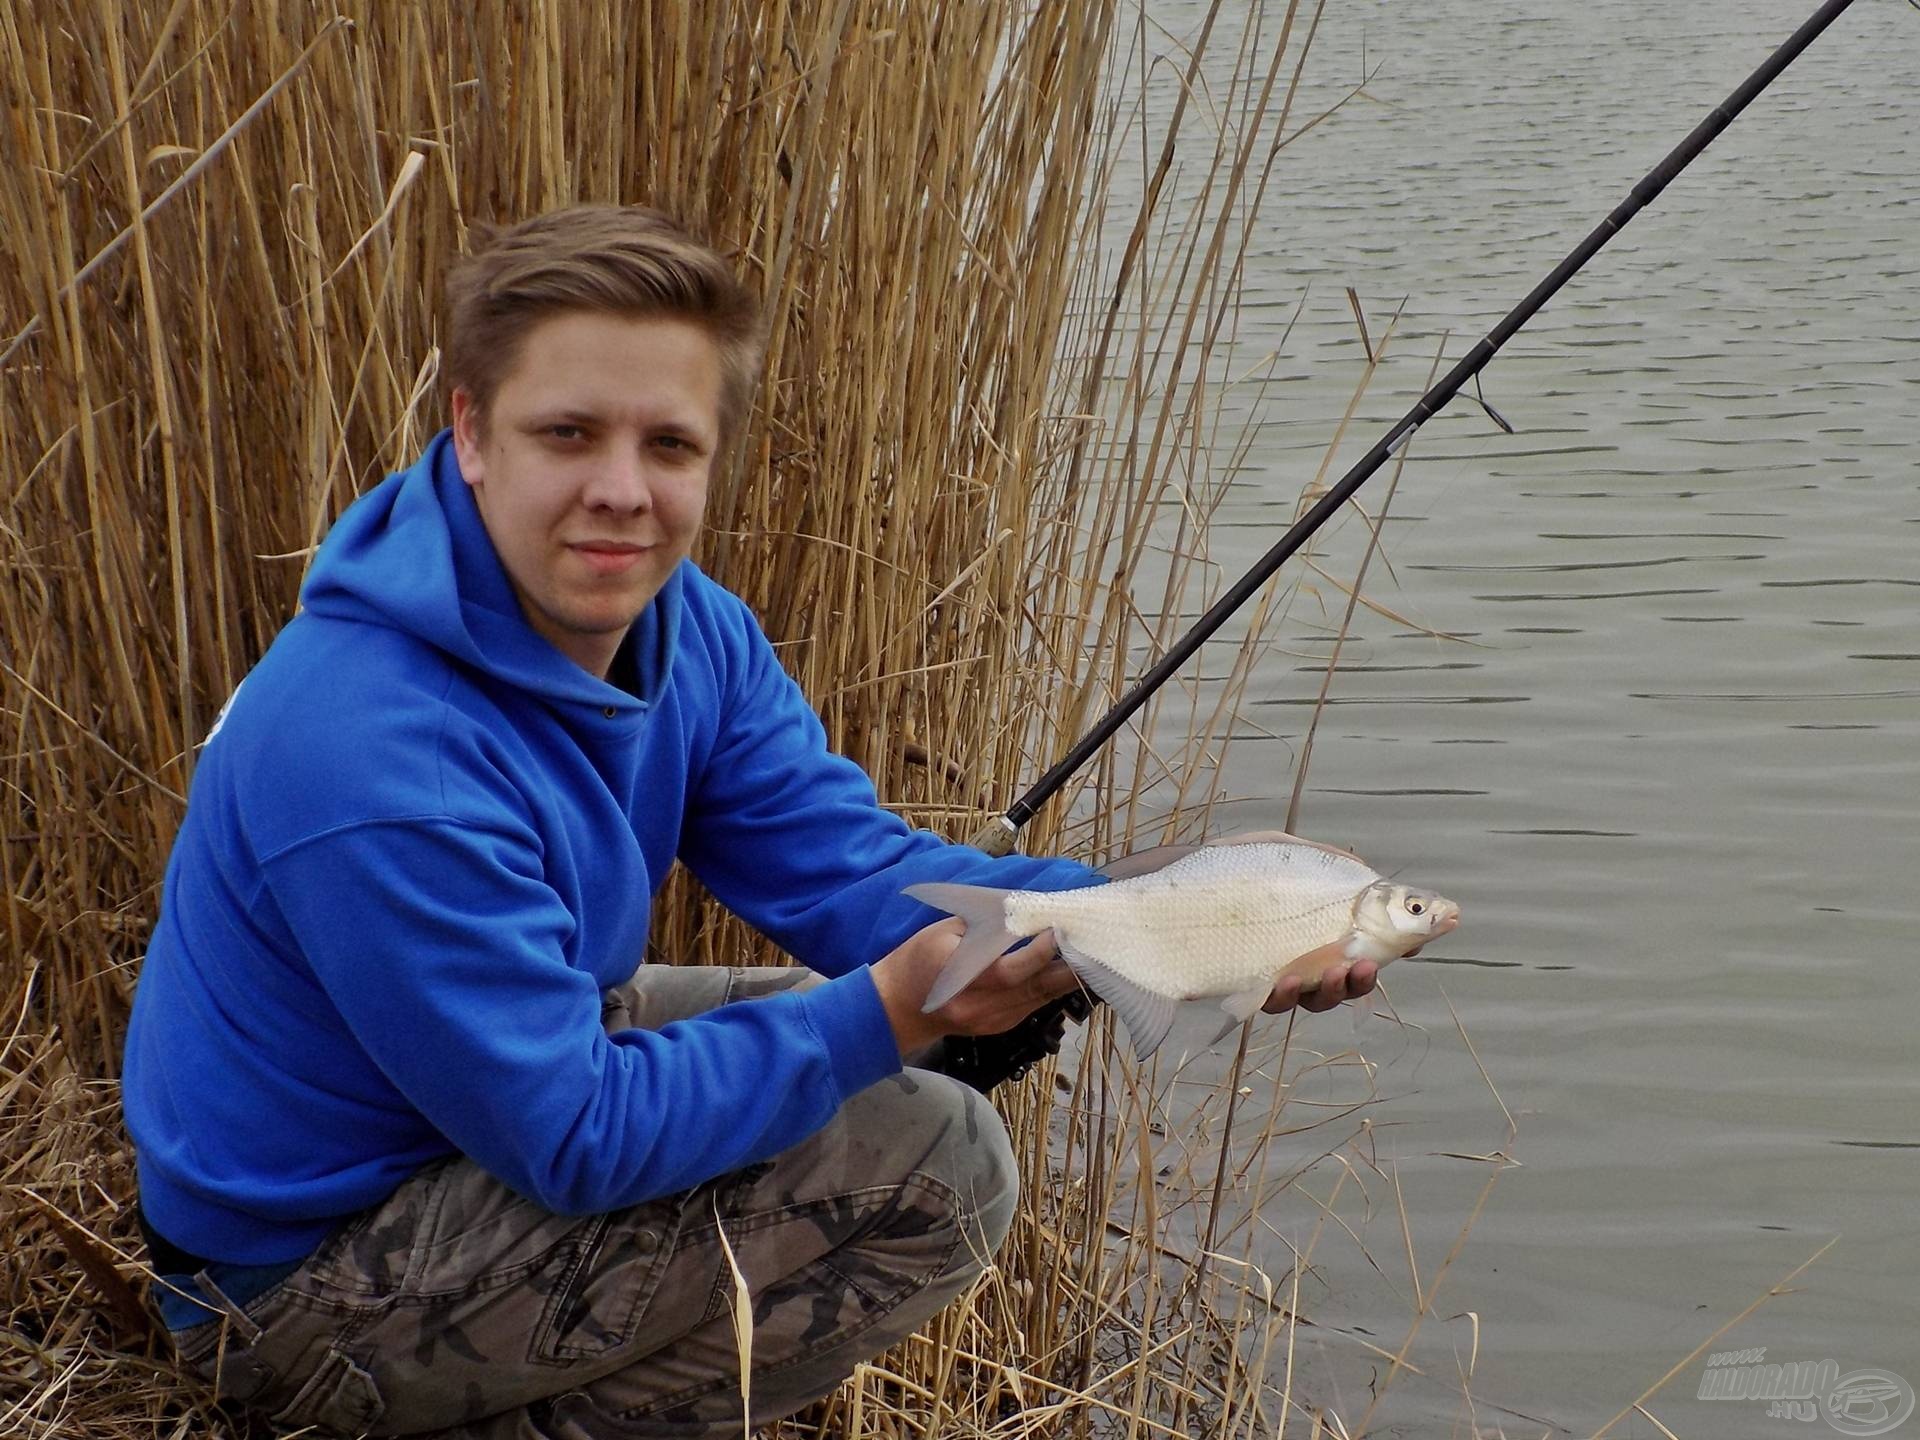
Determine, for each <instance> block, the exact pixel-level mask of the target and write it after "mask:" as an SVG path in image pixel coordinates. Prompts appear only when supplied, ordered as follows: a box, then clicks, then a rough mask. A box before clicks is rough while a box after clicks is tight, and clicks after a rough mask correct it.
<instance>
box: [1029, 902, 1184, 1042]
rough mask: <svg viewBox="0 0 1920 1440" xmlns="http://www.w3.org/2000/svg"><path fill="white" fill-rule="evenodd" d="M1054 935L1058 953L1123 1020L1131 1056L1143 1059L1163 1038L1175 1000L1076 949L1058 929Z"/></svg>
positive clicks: (1165, 1035) (1085, 983)
mask: <svg viewBox="0 0 1920 1440" xmlns="http://www.w3.org/2000/svg"><path fill="white" fill-rule="evenodd" d="M1054 936H1055V938H1056V939H1057V940H1058V941H1059V943H1060V955H1061V958H1062V959H1064V960H1065V961H1066V962H1067V966H1068V968H1069V969H1071V970H1072V971H1073V973H1074V974H1075V975H1078V976H1079V977H1080V980H1081V982H1082V983H1083V984H1084V985H1085V986H1086V987H1087V988H1088V989H1089V990H1091V991H1093V993H1094V994H1096V995H1098V996H1099V997H1100V998H1101V999H1102V1000H1104V1001H1106V1002H1107V1004H1109V1005H1111V1006H1112V1007H1113V1013H1114V1014H1116V1015H1118V1016H1119V1017H1120V1019H1121V1020H1122V1021H1123V1022H1125V1024H1126V1027H1127V1038H1128V1039H1129V1040H1131V1041H1133V1054H1134V1058H1135V1059H1137V1060H1143V1061H1144V1060H1145V1059H1147V1058H1148V1057H1149V1056H1150V1055H1152V1054H1153V1052H1154V1051H1156V1050H1158V1049H1159V1048H1160V1042H1161V1041H1162V1040H1165V1039H1166V1038H1167V1031H1169V1030H1171V1029H1172V1028H1173V1011H1174V1004H1175V1002H1174V1001H1173V1000H1171V999H1169V998H1168V997H1167V996H1165V995H1156V994H1154V993H1153V992H1152V991H1151V990H1148V989H1146V988H1145V987H1144V986H1141V985H1137V984H1135V983H1134V982H1133V981H1131V980H1129V979H1127V977H1126V976H1124V975H1122V974H1120V973H1119V972H1118V971H1116V970H1114V969H1112V968H1111V967H1109V966H1107V965H1103V964H1101V963H1100V962H1099V961H1098V960H1096V959H1094V958H1093V957H1092V956H1091V955H1089V954H1087V952H1086V951H1084V950H1080V949H1077V948H1076V947H1075V946H1074V944H1073V942H1072V941H1071V940H1069V939H1068V938H1067V937H1066V936H1064V935H1062V934H1060V932H1059V931H1058V930H1056V931H1055V932H1054Z"/></svg>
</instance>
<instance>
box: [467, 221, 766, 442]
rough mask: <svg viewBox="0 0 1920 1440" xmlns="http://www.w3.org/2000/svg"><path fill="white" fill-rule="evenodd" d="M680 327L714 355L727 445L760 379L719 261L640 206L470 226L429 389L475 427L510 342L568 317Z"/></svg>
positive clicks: (743, 317) (748, 295) (754, 346)
mask: <svg viewBox="0 0 1920 1440" xmlns="http://www.w3.org/2000/svg"><path fill="white" fill-rule="evenodd" d="M580 310H586V311H593V312H597V313H600V314H607V315H624V316H630V317H633V318H635V319H653V318H671V319H678V320H686V321H689V322H691V323H692V324H694V325H697V326H699V327H700V328H701V329H702V330H704V331H706V333H707V335H708V338H710V339H711V340H712V341H713V343H714V346H715V347H716V348H717V349H718V351H719V352H720V375H721V384H720V439H721V445H722V447H723V448H725V447H726V446H728V445H731V444H732V442H733V441H734V440H735V439H736V438H737V437H738V435H739V433H740V429H741V427H742V426H743V425H744V424H745V421H746V415H747V409H748V407H749V405H750V404H751V403H752V400H753V392H754V388H755V386H756V384H757V383H758V380H759V375H760V361H761V357H762V354H763V352H764V349H765V344H766V342H765V322H764V320H763V318H762V315H761V310H760V303H759V300H758V299H757V298H756V297H755V296H754V294H753V293H752V292H751V291H750V290H748V289H747V287H746V285H745V284H743V283H742V281H741V280H740V277H739V276H738V275H737V274H735V273H734V270H733V267H732V266H731V265H730V264H729V263H728V262H727V260H726V258H725V257H724V256H722V255H721V254H720V253H719V252H718V251H716V250H715V249H714V248H713V247H712V246H710V245H708V244H706V243H705V242H703V241H701V240H698V239H696V238H695V237H694V236H692V235H690V234H689V233H688V232H687V231H686V230H684V229H683V228H681V227H680V226H679V225H678V224H676V223H675V222H674V221H673V220H671V219H669V218H668V217H667V216H665V215H663V214H661V213H660V212H659V211H658V210H651V209H648V208H647V207H646V206H644V205H572V206H568V207H567V208H565V209H561V210H550V211H548V212H547V213H546V214H544V215H536V216H534V217H533V218H532V219H530V220H523V221H521V222H520V223H519V224H517V225H513V226H509V227H506V228H504V229H494V228H492V227H476V235H475V239H474V244H473V248H472V249H471V250H470V251H469V252H468V253H467V254H466V255H464V256H462V257H461V258H460V259H459V260H458V261H457V262H456V263H455V265H454V267H453V270H452V272H451V273H450V274H449V275H448V276H447V335H446V344H445V346H444V347H443V354H442V359H441V381H442V383H443V384H444V386H445V387H446V390H447V393H448V394H452V393H453V391H454V390H456V389H462V388H464V389H465V390H466V391H467V393H468V395H469V396H471V397H472V400H473V403H474V406H475V409H476V411H477V414H478V417H479V419H480V422H481V424H482V426H484V425H485V423H486V418H487V408H488V406H489V405H490V403H491V402H492V400H493V397H494V395H495V393H496V392H497V391H498V390H499V388H500V383H501V381H502V380H504V379H505V378H506V376H507V374H508V373H509V372H510V371H511V370H512V369H513V367H514V365H515V364H516V363H518V361H519V358H520V346H521V342H522V341H523V340H524V339H525V338H526V335H527V332H528V331H529V330H531V329H532V328H533V327H534V326H535V325H537V324H539V323H540V322H541V321H542V320H545V319H548V318H550V317H551V316H554V315H558V314H564V313H566V312H569V311H580Z"/></svg>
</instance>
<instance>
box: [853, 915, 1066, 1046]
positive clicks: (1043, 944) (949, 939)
mask: <svg viewBox="0 0 1920 1440" xmlns="http://www.w3.org/2000/svg"><path fill="white" fill-rule="evenodd" d="M965 933H966V927H965V926H964V924H963V923H962V922H961V921H958V920H953V919H947V920H940V921H937V922H935V923H934V924H932V925H929V926H927V927H926V928H925V929H924V930H921V931H918V932H917V933H915V934H913V935H911V936H909V937H908V938H907V940H906V941H905V942H904V943H903V944H901V945H900V946H899V947H898V948H897V949H895V950H893V951H892V952H890V953H889V954H887V955H885V956H882V957H881V958H880V959H879V960H876V961H875V962H874V965H873V984H874V988H875V989H876V990H878V991H879V992H880V1003H881V1004H882V1005H884V1006H885V1007H886V1011H887V1019H888V1021H889V1022H890V1023H891V1024H892V1026H893V1038H894V1041H895V1043H896V1044H898V1046H899V1047H900V1053H901V1054H902V1055H910V1054H912V1053H913V1052H915V1051H916V1050H921V1049H924V1048H925V1047H926V1046H928V1045H931V1044H932V1043H933V1042H934V1041H936V1040H938V1039H940V1038H941V1037H942V1036H946V1035H998V1034H1000V1033H1002V1032H1003V1031H1007V1030H1011V1029H1012V1028H1013V1027H1014V1026H1016V1025H1018V1024H1019V1023H1020V1022H1021V1021H1022V1020H1024V1019H1026V1018H1027V1016H1029V1015H1031V1014H1032V1013H1033V1012H1034V1011H1035V1010H1038V1009H1039V1008H1040V1007H1041V1006H1042V1005H1045V1004H1047V1003H1048V1002H1049V1001H1052V1000H1057V999H1059V998H1060V997H1061V996H1062V995H1066V994H1069V993H1071V992H1072V991H1074V990H1077V989H1078V988H1079V987H1080V982H1079V981H1078V980H1076V979H1074V976H1073V972H1072V971H1071V970H1069V969H1068V968H1067V965H1066V962H1065V961H1064V960H1062V959H1061V958H1060V955H1059V951H1058V949H1057V948H1056V947H1055V945H1054V943H1053V933H1052V932H1051V931H1048V932H1046V933H1044V934H1041V935H1037V936H1035V937H1034V938H1033V939H1032V940H1030V941H1029V942H1028V943H1027V944H1025V945H1023V946H1021V947H1020V948H1019V949H1018V950H1013V951H1010V952H1008V953H1007V954H1005V955H1002V956H1001V957H1000V958H999V959H998V960H996V961H994V962H993V964H991V965H989V966H988V967H987V968H986V970H985V971H984V972H983V973H982V974H981V976H980V978H979V979H977V980H975V981H974V982H973V983H972V984H971V985H969V986H967V988H966V989H964V990H962V991H961V992H960V993H959V994H958V995H956V996H954V997H953V999H951V1000H949V1001H948V1002H947V1003H946V1004H945V1005H942V1006H941V1007H940V1008H939V1009H938V1010H935V1011H934V1012H933V1013H932V1014H930V1015H929V1014H923V1013H921V1010H920V1006H921V1005H922V1004H923V1003H924V1002H925V1001H926V998H927V992H928V991H929V990H931V989H932V988H933V982H934V980H935V979H937V978H938V977H939V974H940V972H941V971H942V970H943V969H945V968H946V964H947V961H948V960H949V959H950V958H951V957H952V955H953V952H954V950H955V949H957V948H958V947H959V944H960V937H961V936H962V935H964V934H965Z"/></svg>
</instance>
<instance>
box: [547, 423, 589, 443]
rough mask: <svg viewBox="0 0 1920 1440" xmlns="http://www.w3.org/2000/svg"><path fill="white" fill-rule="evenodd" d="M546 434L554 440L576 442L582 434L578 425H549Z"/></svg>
mask: <svg viewBox="0 0 1920 1440" xmlns="http://www.w3.org/2000/svg"><path fill="white" fill-rule="evenodd" d="M547 433H548V434H549V435H551V436H552V437H553V438H554V439H556V440H578V439H579V438H580V437H581V433H582V432H581V429H580V427H579V426H578V425H549V426H548V427H547Z"/></svg>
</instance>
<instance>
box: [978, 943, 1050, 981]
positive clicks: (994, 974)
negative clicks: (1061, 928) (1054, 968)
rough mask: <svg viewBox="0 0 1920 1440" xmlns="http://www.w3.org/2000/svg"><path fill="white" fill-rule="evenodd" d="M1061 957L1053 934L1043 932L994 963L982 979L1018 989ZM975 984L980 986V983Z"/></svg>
mask: <svg viewBox="0 0 1920 1440" xmlns="http://www.w3.org/2000/svg"><path fill="white" fill-rule="evenodd" d="M1059 956H1060V947H1059V946H1058V945H1057V944H1055V943H1054V939H1053V932H1052V931H1051V930H1043V931H1042V932H1041V933H1040V934H1038V935H1036V936H1034V938H1033V939H1032V940H1031V941H1029V942H1028V943H1027V944H1025V945H1022V946H1021V947H1020V948H1019V949H1018V950H1009V951H1008V952H1007V953H1006V954H1005V955H1002V956H1001V957H1000V958H999V959H998V960H996V961H994V962H993V964H992V965H990V966H989V967H988V968H987V973H986V974H985V975H984V976H982V977H981V979H983V980H985V981H987V983H988V984H989V985H991V986H996V987H1000V988H1003V989H1016V988H1018V987H1020V986H1023V985H1025V984H1026V983H1027V982H1028V981H1029V980H1031V979H1033V977H1034V976H1036V975H1038V974H1039V973H1040V972H1041V971H1042V970H1045V969H1046V968H1047V966H1049V965H1051V964H1054V963H1056V962H1057V961H1058V960H1059ZM974 983H975V984H978V983H979V981H975V982H974Z"/></svg>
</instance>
